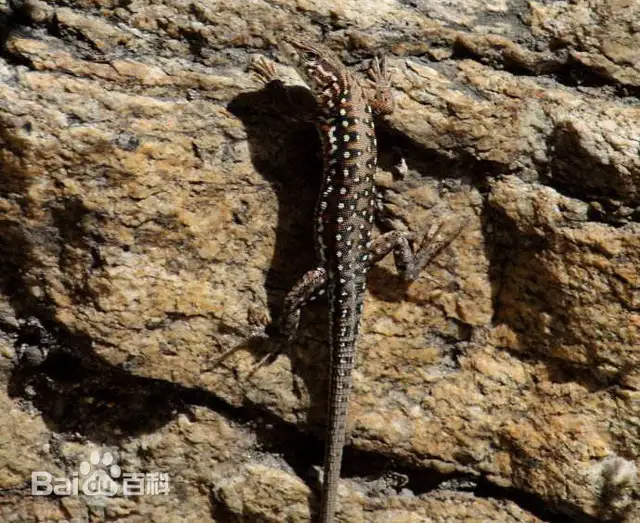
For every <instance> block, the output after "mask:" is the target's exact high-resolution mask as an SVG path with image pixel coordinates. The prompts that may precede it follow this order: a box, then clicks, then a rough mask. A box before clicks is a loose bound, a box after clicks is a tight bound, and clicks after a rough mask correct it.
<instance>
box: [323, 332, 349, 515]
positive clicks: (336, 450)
mask: <svg viewBox="0 0 640 523" xmlns="http://www.w3.org/2000/svg"><path fill="white" fill-rule="evenodd" d="M348 345H349V343H348ZM333 359H334V362H333V364H332V369H331V377H330V383H329V403H328V416H327V433H326V436H325V456H324V483H323V488H322V508H321V519H320V521H321V522H322V523H333V522H334V518H335V512H336V504H337V497H338V483H339V481H340V468H341V464H342V449H343V447H344V442H345V433H346V424H347V407H348V403H349V397H350V395H351V373H352V371H353V364H354V354H353V351H350V350H348V349H347V350H343V351H338V354H336V355H335V357H334V358H333Z"/></svg>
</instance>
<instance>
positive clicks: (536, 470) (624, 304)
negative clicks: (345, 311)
mask: <svg viewBox="0 0 640 523" xmlns="http://www.w3.org/2000/svg"><path fill="white" fill-rule="evenodd" d="M283 31H284V32H293V33H296V34H300V35H304V36H306V37H308V38H310V39H316V40H323V41H324V42H325V43H326V44H327V45H329V46H330V47H332V48H333V49H334V50H335V51H336V52H338V53H339V54H340V55H341V57H342V58H343V59H344V61H345V63H347V64H349V65H350V67H352V68H353V69H354V70H356V71H360V72H362V71H364V70H365V69H366V66H367V63H368V60H369V59H370V58H371V57H373V56H375V55H376V54H382V53H384V54H386V55H387V57H388V60H389V63H390V65H391V67H392V77H393V87H394V93H395V99H396V112H395V113H394V114H393V115H391V116H389V117H387V118H386V119H385V120H384V121H381V122H380V125H379V129H380V132H379V135H380V145H381V159H380V165H381V169H380V184H381V186H382V187H383V189H384V192H385V205H384V213H383V217H382V219H381V223H380V227H381V229H383V230H384V229H388V228H390V227H394V228H404V229H410V230H413V231H416V232H417V233H418V235H421V234H425V233H426V232H427V231H430V230H431V231H433V230H434V229H435V228H437V227H438V226H439V225H441V224H444V225H443V227H442V231H441V233H442V234H444V235H446V233H447V232H448V231H449V232H450V231H451V230H452V229H454V228H456V227H457V226H458V225H459V224H463V225H464V227H463V229H462V231H461V233H460V234H459V235H458V236H456V237H455V238H454V239H453V241H451V242H450V243H448V244H446V245H445V248H444V249H443V250H442V252H440V254H439V255H438V256H437V257H436V258H435V259H434V260H433V261H432V263H431V265H430V266H429V267H428V270H427V271H425V274H423V275H422V276H421V277H420V279H419V280H418V281H416V282H415V283H413V284H412V285H411V286H406V285H404V284H403V283H402V282H401V281H400V280H399V278H398V277H397V275H396V274H395V270H394V268H393V263H392V260H390V259H386V260H384V261H383V263H381V264H380V266H379V267H377V268H375V269H374V270H373V271H372V272H371V275H370V288H369V292H368V294H367V298H366V303H365V316H364V320H363V325H362V336H361V339H360V343H359V347H358V348H359V359H358V363H357V369H356V374H355V390H354V397H353V400H352V404H351V411H350V421H351V423H350V425H351V440H350V446H349V448H348V449H347V453H346V458H345V466H344V474H343V477H344V478H345V479H344V481H343V482H342V485H341V491H340V514H339V520H340V521H345V522H346V521H349V522H359V521H362V522H369V521H374V522H383V521H393V522H405V521H406V522H414V521H415V522H417V521H429V522H432V521H433V522H456V521H461V522H462V521H465V522H467V521H469V522H493V521H500V522H542V521H552V522H565V521H586V522H590V521H591V522H595V521H621V522H627V523H631V522H634V521H639V520H640V504H639V503H638V499H639V498H640V490H639V489H638V485H637V471H636V467H637V464H638V458H639V455H640V431H639V428H640V408H639V407H640V371H638V368H639V363H640V276H639V272H640V271H638V267H639V266H640V235H639V233H640V224H639V222H640V103H639V102H638V97H639V96H640V54H639V53H638V49H639V48H640V4H638V2H634V1H632V0H574V1H572V2H563V1H557V2H549V1H542V0H541V1H539V2H533V1H532V2H522V1H519V0H500V1H490V2H486V1H485V2H479V1H475V0H465V1H461V2H449V1H446V2H445V1H439V0H435V1H416V2H388V1H382V0H371V1H366V2H360V1H348V2H324V1H322V0H313V1H312V0H297V1H296V0H282V1H278V2H263V1H256V2H233V1H224V0H223V1H220V2H212V1H199V0H190V1H186V0H158V1H154V2H151V1H149V0H129V1H118V0H76V1H74V2H68V1H66V0H47V1H41V0H27V1H24V2H22V1H12V2H9V1H8V0H0V44H1V53H0V173H1V175H2V183H1V184H0V244H1V248H0V263H1V264H2V271H1V272H0V347H1V350H0V371H1V372H0V406H1V409H2V412H3V414H2V415H1V416H0V496H1V498H0V499H1V500H2V503H0V519H1V520H2V521H6V522H21V523H22V522H36V521H37V522H41V521H47V522H49V521H52V522H53V521H73V522H84V521H103V520H111V521H127V522H136V521H155V522H164V521H167V522H169V521H170V522H175V521H194V522H195V521H198V522H200V521H220V522H222V521H247V522H250V521H274V522H277V521H291V522H297V521H309V519H310V516H311V514H312V513H313V511H314V510H315V509H316V508H317V503H318V498H317V487H318V478H317V467H318V466H319V465H320V464H321V462H322V442H321V438H322V430H323V412H324V403H323V402H324V395H323V391H324V387H325V382H324V376H325V375H326V372H327V369H326V362H327V348H326V341H325V331H326V321H327V320H326V308H325V307H323V305H322V304H319V305H318V306H317V307H312V308H310V309H309V310H308V311H306V312H305V313H304V314H303V322H302V327H301V330H300V332H299V335H298V337H297V339H296V341H295V343H294V344H293V346H292V347H290V349H289V350H288V351H287V352H286V353H284V354H280V355H277V356H275V357H272V358H270V359H268V360H267V364H265V365H262V366H259V367H257V370H256V364H257V363H258V362H259V361H260V360H262V359H263V358H264V357H265V356H267V355H268V354H269V352H270V351H272V350H273V349H274V346H273V344H271V343H269V342H267V341H265V339H264V334H265V332H268V329H267V327H268V325H269V324H270V322H271V319H272V318H274V317H275V315H276V314H277V312H278V309H279V304H280V302H281V300H282V298H283V296H284V293H285V292H286V291H287V290H288V289H289V288H290V287H291V286H292V285H293V284H294V283H295V281H296V280H297V278H298V277H299V276H301V275H302V274H303V273H304V272H305V271H306V270H308V269H309V268H311V267H313V265H314V263H315V261H314V257H313V243H312V239H311V216H312V209H313V205H314V201H315V193H316V191H317V188H318V184H319V181H320V174H321V161H320V159H319V157H318V141H317V138H316V135H315V131H314V129H313V126H310V125H309V124H307V123H303V122H299V121H297V120H296V119H295V118H294V117H293V116H292V117H287V116H286V115H287V112H290V111H289V109H288V106H287V103H286V100H285V99H283V97H282V95H281V93H279V92H278V91H277V90H274V89H271V88H269V87H263V86H262V85H261V84H260V83H259V82H258V80H257V79H256V78H255V76H254V75H252V74H251V73H249V72H248V71H247V64H248V63H249V62H250V60H251V58H252V57H253V56H255V55H259V54H262V55H267V56H271V57H277V53H275V52H274V44H275V42H276V37H277V35H278V34H280V33H282V32H283ZM278 67H279V69H280V71H281V72H282V73H283V75H284V77H285V78H287V79H289V80H290V83H292V84H297V85H301V80H300V78H298V77H297V76H296V74H295V72H294V71H293V70H292V69H290V68H289V67H288V66H286V65H284V64H282V65H279V66H278ZM363 78H364V77H363ZM291 92H292V94H296V93H298V94H299V92H298V91H296V90H295V89H294V88H292V89H291ZM232 350H233V352H232V353H231V354H230V355H228V357H225V358H222V359H220V357H221V356H222V355H224V354H227V353H228V352H229V351H232ZM107 453H108V454H109V455H110V456H112V457H114V458H115V459H116V462H117V465H118V467H119V470H120V474H119V475H118V474H115V475H114V474H111V473H112V469H110V468H109V464H107V463H105V462H104V461H105V459H104V456H105V455H106V454H107ZM96 454H97V455H99V456H100V461H99V462H98V463H94V462H93V461H92V457H93V456H95V455H96ZM89 466H92V467H94V468H96V470H97V469H100V468H101V467H102V469H104V470H107V471H108V472H109V474H111V475H112V476H118V477H116V478H115V479H116V483H117V485H119V487H120V488H122V487H123V485H124V483H125V481H124V480H125V477H126V476H125V475H124V473H144V474H148V473H166V474H167V475H168V478H169V484H170V489H169V493H168V494H164V495H163V494H156V495H151V494H149V495H140V496H126V495H120V494H118V495H116V496H114V497H110V496H106V495H102V496H95V495H88V494H85V493H80V494H79V495H71V496H65V495H60V496H47V497H43V496H33V495H32V494H31V474H32V472H33V471H47V472H49V473H50V474H52V475H53V476H56V477H66V478H71V477H74V474H75V475H76V477H77V476H78V473H79V471H80V473H81V472H82V471H83V467H85V468H86V467H89ZM92 470H93V469H92ZM91 474H93V472H91ZM80 476H81V477H80V484H81V485H82V484H83V481H84V480H86V479H87V478H88V477H89V475H88V474H80ZM145 478H146V479H148V477H147V476H145Z"/></svg>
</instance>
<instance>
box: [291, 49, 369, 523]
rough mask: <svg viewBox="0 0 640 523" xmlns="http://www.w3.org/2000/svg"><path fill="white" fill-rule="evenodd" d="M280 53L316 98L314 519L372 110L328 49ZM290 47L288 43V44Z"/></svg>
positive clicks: (342, 368) (342, 391) (348, 333)
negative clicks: (321, 350)
mask: <svg viewBox="0 0 640 523" xmlns="http://www.w3.org/2000/svg"><path fill="white" fill-rule="evenodd" d="M284 45H285V51H286V53H287V54H288V55H289V56H290V58H291V59H292V61H293V63H294V64H296V65H297V67H298V70H299V71H300V72H301V73H302V75H303V76H304V77H305V79H306V80H307V83H308V84H309V87H310V88H311V90H312V91H313V92H314V94H315V97H316V100H317V102H318V121H317V128H318V132H319V134H320V138H321V141H322V148H323V156H324V173H323V181H322V187H321V190H320V195H319V198H318V202H317V205H316V212H315V240H316V250H317V254H318V257H319V260H320V262H321V265H322V266H323V267H324V268H325V269H326V271H327V294H328V298H329V306H330V318H329V319H330V325H329V331H330V343H331V346H330V354H331V356H330V378H329V398H328V405H327V408H328V412H327V429H326V438H325V440H326V441H325V444H326V448H325V458H324V459H325V462H324V486H323V495H322V508H321V521H323V523H329V522H332V521H333V520H334V514H335V509H336V497H337V487H338V481H339V478H340V468H341V467H340V465H341V461H342V451H343V447H344V442H345V434H346V419H347V406H348V402H349V396H350V393H351V379H352V378H351V376H352V371H353V367H354V360H355V354H356V340H357V337H358V333H359V327H360V317H361V315H362V306H363V300H364V293H365V288H366V277H367V271H368V268H369V266H370V262H369V259H368V258H369V256H370V254H369V252H370V251H369V248H370V247H371V243H372V228H373V221H374V214H375V209H376V189H375V185H374V174H375V170H376V163H377V144H376V138H375V131H374V123H373V114H372V111H371V107H370V106H369V104H368V102H367V98H366V95H365V93H364V90H363V89H362V87H361V86H360V85H359V84H358V82H357V81H356V79H355V78H354V77H353V76H352V75H351V73H350V72H349V71H347V70H346V69H345V68H344V66H343V65H342V64H341V63H340V61H339V60H338V59H337V58H335V57H333V56H332V55H331V53H329V52H327V51H322V52H320V51H319V50H318V49H317V48H316V47H314V46H311V45H309V44H306V43H303V42H298V41H295V40H293V39H286V40H285V41H284ZM287 47H289V48H287Z"/></svg>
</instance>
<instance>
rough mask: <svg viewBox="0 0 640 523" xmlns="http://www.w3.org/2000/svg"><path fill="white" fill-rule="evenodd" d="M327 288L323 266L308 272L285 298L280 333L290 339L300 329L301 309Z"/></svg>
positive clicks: (325, 272)
mask: <svg viewBox="0 0 640 523" xmlns="http://www.w3.org/2000/svg"><path fill="white" fill-rule="evenodd" d="M326 288H327V271H326V270H325V269H324V268H323V267H319V268H317V269H313V270H311V271H309V272H307V273H306V274H305V275H304V276H303V277H302V278H300V280H299V281H298V283H296V284H295V285H294V287H293V289H291V290H290V291H289V293H288V294H287V297H286V298H285V299H284V304H283V307H282V313H281V315H280V324H279V329H280V335H281V336H282V337H283V338H284V339H285V340H286V341H290V340H291V339H292V338H293V336H294V335H295V333H296V330H297V329H298V323H299V322H300V310H301V309H302V307H304V306H305V305H306V304H307V303H308V302H310V301H313V300H315V299H316V298H318V296H321V295H322V294H324V292H325V290H326Z"/></svg>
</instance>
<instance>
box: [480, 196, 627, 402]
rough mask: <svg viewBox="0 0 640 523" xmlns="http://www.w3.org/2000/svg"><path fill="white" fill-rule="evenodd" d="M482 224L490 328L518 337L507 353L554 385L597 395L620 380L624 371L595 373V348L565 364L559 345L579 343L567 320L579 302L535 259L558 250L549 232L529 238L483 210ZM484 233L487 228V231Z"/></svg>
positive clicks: (505, 218)
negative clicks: (547, 375)
mask: <svg viewBox="0 0 640 523" xmlns="http://www.w3.org/2000/svg"><path fill="white" fill-rule="evenodd" d="M484 220H485V223H486V225H487V227H488V228H489V229H490V230H491V231H492V234H491V235H490V236H487V238H486V242H485V246H486V252H487V256H488V258H489V261H490V280H491V282H492V289H493V302H494V307H493V309H494V311H495V312H494V318H493V324H494V325H498V324H501V323H503V324H506V325H508V326H509V327H510V329H511V330H512V331H513V332H515V333H516V334H517V336H518V342H519V344H520V345H521V347H522V349H521V350H518V351H510V352H512V353H513V354H515V355H516V356H517V357H518V358H520V359H528V360H531V359H533V360H536V361H541V362H543V363H544V364H545V365H547V366H548V368H549V370H550V371H551V376H555V377H556V379H557V381H558V382H567V381H576V382H578V383H580V384H581V385H583V386H584V387H586V388H587V389H588V390H590V391H592V392H595V391H598V390H603V389H606V388H608V387H610V386H612V385H613V384H615V383H616V382H618V381H619V380H620V379H621V378H622V376H623V374H624V372H623V371H621V372H620V373H616V374H611V373H605V372H604V371H601V370H599V368H598V367H599V366H600V365H601V364H603V363H606V362H605V361H603V360H601V359H600V358H599V356H598V354H597V353H596V351H595V350H591V351H588V352H587V354H586V356H587V360H588V361H587V363H586V364H581V363H578V362H571V361H566V360H565V359H563V358H561V357H560V356H556V354H560V351H561V349H562V347H563V346H572V345H576V346H577V345H582V344H583V342H582V341H581V338H580V337H579V336H578V334H579V333H578V332H577V330H578V329H579V328H578V327H577V326H575V325H574V324H573V323H572V322H571V318H572V309H573V308H574V307H580V306H582V304H581V303H580V302H579V301H578V300H577V298H576V297H575V296H572V294H571V293H570V292H568V291H567V289H566V288H565V286H564V285H563V284H562V283H561V282H558V281H557V280H556V278H555V277H554V275H553V273H552V272H551V271H550V270H548V269H546V267H545V265H544V263H542V262H541V261H536V260H538V259H539V257H540V256H541V255H542V254H543V253H544V252H545V251H554V250H555V251H557V250H558V249H561V248H562V247H561V246H560V247H559V246H558V245H554V240H553V238H551V236H550V235H551V234H553V233H552V232H551V231H549V232H548V233H547V234H545V235H539V234H533V233H532V234H527V233H526V232H523V231H522V230H520V229H519V228H518V227H517V225H516V224H515V223H514V222H513V221H512V220H511V218H509V217H508V216H506V215H504V214H503V213H500V212H499V210H498V209H494V208H490V207H487V208H486V212H485V216H484ZM485 230H486V229H485Z"/></svg>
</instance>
